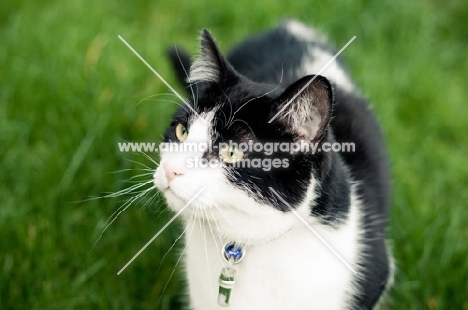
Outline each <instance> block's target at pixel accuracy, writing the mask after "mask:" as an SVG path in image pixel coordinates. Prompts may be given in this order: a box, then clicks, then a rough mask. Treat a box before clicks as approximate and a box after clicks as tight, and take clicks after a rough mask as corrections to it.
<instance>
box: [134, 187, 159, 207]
mask: <svg viewBox="0 0 468 310" xmlns="http://www.w3.org/2000/svg"><path fill="white" fill-rule="evenodd" d="M157 196H158V191H155V192H154V194H153V196H151V197H150V198H148V199H147V200H146V202H145V203H144V204H143V206H142V207H140V209H139V210H138V211H141V210H143V209H144V208H146V206H149V205H151V204H152V203H153V202H154V201H155V200H156V198H157Z"/></svg>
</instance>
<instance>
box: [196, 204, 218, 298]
mask: <svg viewBox="0 0 468 310" xmlns="http://www.w3.org/2000/svg"><path fill="white" fill-rule="evenodd" d="M197 211H198V212H199V218H200V219H199V220H198V223H199V225H200V230H201V232H202V237H203V243H204V245H205V258H206V269H207V270H208V279H211V269H210V260H209V255H208V242H207V240H206V226H205V217H204V216H203V209H199V210H197ZM210 291H211V295H214V294H213V287H212V286H211V285H210Z"/></svg>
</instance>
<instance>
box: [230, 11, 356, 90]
mask: <svg viewBox="0 0 468 310" xmlns="http://www.w3.org/2000/svg"><path fill="white" fill-rule="evenodd" d="M335 54H336V51H335V49H333V48H332V47H331V46H330V45H329V44H328V43H327V41H326V40H325V38H324V36H323V35H321V34H320V33H319V32H318V31H316V30H314V29H312V28H309V27H306V26H305V25H303V24H302V23H300V22H298V21H295V20H287V21H283V22H281V23H280V24H278V26H276V27H275V28H273V29H271V30H268V31H266V32H263V33H260V34H258V35H256V36H252V37H250V38H248V39H247V40H245V41H243V42H241V43H240V44H238V45H237V46H235V47H234V48H233V49H232V50H231V52H230V54H229V55H228V60H229V62H230V63H231V64H232V65H233V66H234V68H235V69H236V70H237V71H238V72H239V73H241V74H243V75H244V76H246V77H248V78H249V79H251V80H253V81H255V82H260V83H266V84H273V85H278V84H281V85H282V86H284V87H287V86H288V85H290V84H292V83H294V82H295V81H297V80H298V79H300V78H302V77H304V76H306V75H309V74H319V72H320V75H323V76H325V77H327V78H328V79H330V80H331V81H332V82H333V83H334V84H335V85H339V87H340V88H342V89H344V90H346V91H354V90H355V89H356V88H355V86H354V85H353V83H352V81H351V79H350V77H349V75H348V74H347V72H346V70H345V66H344V64H343V63H342V62H341V61H340V60H339V59H338V60H335V61H333V62H331V63H328V62H329V61H330V60H331V59H332V58H333V56H334V55H335ZM327 63H328V65H327ZM325 65H327V66H326V68H324V67H325ZM322 68H324V69H323V70H322Z"/></svg>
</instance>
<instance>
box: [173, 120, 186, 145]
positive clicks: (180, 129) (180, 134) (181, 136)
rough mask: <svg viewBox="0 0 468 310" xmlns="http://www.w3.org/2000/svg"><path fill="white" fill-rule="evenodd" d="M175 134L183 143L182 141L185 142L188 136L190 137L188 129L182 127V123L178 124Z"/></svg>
mask: <svg viewBox="0 0 468 310" xmlns="http://www.w3.org/2000/svg"><path fill="white" fill-rule="evenodd" d="M175 134H176V137H177V139H178V140H179V141H180V142H182V141H185V139H187V136H188V130H187V128H186V127H185V126H184V125H182V124H181V123H179V124H177V126H176V129H175Z"/></svg>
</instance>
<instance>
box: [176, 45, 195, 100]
mask: <svg viewBox="0 0 468 310" xmlns="http://www.w3.org/2000/svg"><path fill="white" fill-rule="evenodd" d="M176 54H177V58H178V59H179V63H180V65H181V67H182V69H183V70H184V73H185V76H186V77H187V81H188V80H190V74H189V73H188V72H187V70H185V67H184V66H183V63H182V59H180V55H179V51H178V50H177V48H176ZM188 85H189V87H190V92H191V93H192V98H194V99H195V92H194V91H193V85H192V84H191V83H189V84H188ZM197 90H198V89H197ZM197 93H198V92H197ZM194 107H195V109H196V108H197V105H196V101H195V104H194Z"/></svg>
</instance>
